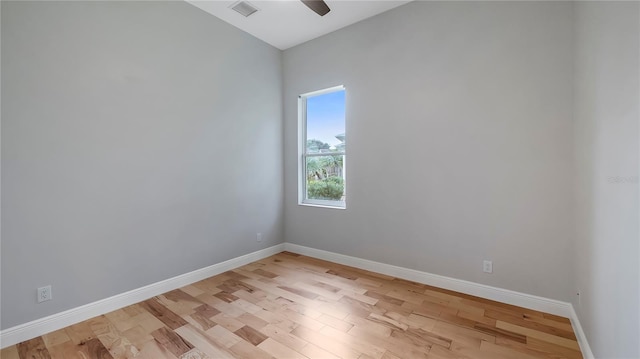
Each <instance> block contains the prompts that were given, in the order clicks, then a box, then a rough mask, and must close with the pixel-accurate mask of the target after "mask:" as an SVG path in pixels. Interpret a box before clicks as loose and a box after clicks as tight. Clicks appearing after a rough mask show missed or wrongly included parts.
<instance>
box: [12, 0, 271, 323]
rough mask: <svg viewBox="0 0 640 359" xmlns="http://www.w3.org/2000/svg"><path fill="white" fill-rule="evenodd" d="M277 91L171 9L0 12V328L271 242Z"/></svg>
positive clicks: (215, 25)
mask: <svg viewBox="0 0 640 359" xmlns="http://www.w3.org/2000/svg"><path fill="white" fill-rule="evenodd" d="M281 88H282V72H281V51H279V50H277V49H275V48H273V47H270V46H269V45H266V44H265V43H263V42H261V41H259V40H257V39H255V38H253V37H252V36H250V35H248V34H246V33H243V32H241V31H240V30H237V29H236V28H233V27H231V26H230V25H228V24H226V23H224V22H222V21H220V20H217V19H216V18H215V17H213V16H211V15H209V14H207V13H205V12H203V11H201V10H199V9H197V8H195V7H193V6H191V5H189V4H187V3H184V2H160V1H156V2H90V1H84V2H49V1H46V2H7V1H2V105H3V106H2V248H1V250H2V268H1V270H2V278H1V279H2V328H8V327H11V326H14V325H17V324H21V323H25V322H27V321H30V320H33V319H36V318H41V317H43V316H46V315H49V314H53V313H56V312H60V311H62V310H65V309H69V308H73V307H77V306H79V305H82V304H86V303H89V302H93V301H95V300H98V299H102V298H106V297H109V296H111V295H114V294H118V293H122V292H125V291H127V290H131V289H134V288H138V287H141V286H144V285H146V284H150V283H154V282H157V281H160V280H163V279H167V278H170V277H172V276H175V275H179V274H182V273H186V272H189V271H192V270H195V269H199V268H202V267H205V266H208V265H211V264H214V263H218V262H220V261H223V260H226V259H229V258H232V257H236V256H239V255H242V254H245V253H248V252H252V251H255V250H258V249H261V248H264V247H268V246H272V245H274V244H276V243H280V242H282V240H283V231H282V213H283V210H282V182H283V181H282V141H283V140H282V101H281V96H282V94H281ZM256 232H262V233H263V234H264V241H263V242H262V243H256V240H255V239H256ZM46 284H51V285H53V298H54V299H53V300H52V301H50V302H46V303H42V304H36V287H39V286H43V285H46Z"/></svg>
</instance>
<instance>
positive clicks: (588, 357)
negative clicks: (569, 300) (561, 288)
mask: <svg viewBox="0 0 640 359" xmlns="http://www.w3.org/2000/svg"><path fill="white" fill-rule="evenodd" d="M569 305H570V306H571V308H570V309H571V313H570V316H569V319H570V320H571V326H572V327H573V331H574V332H575V333H576V338H578V345H579V346H580V351H581V352H582V357H583V358H584V359H595V358H596V357H595V356H594V355H593V352H592V351H591V347H590V346H589V342H587V336H586V335H585V334H584V330H582V325H580V320H578V314H577V313H576V311H575V309H574V308H573V305H571V304H569Z"/></svg>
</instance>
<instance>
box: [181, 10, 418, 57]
mask: <svg viewBox="0 0 640 359" xmlns="http://www.w3.org/2000/svg"><path fill="white" fill-rule="evenodd" d="M185 1H187V2H188V3H190V4H192V5H194V6H197V7H199V8H200V9H202V10H204V11H206V12H208V13H210V14H212V15H214V16H216V17H218V18H220V19H222V20H224V21H226V22H228V23H229V24H231V25H233V26H235V27H237V28H239V29H241V30H243V31H246V32H248V33H249V34H251V35H253V36H255V37H257V38H259V39H261V40H262V41H264V42H267V43H269V44H271V45H273V46H275V47H277V48H279V49H281V50H285V49H288V48H290V47H292V46H295V45H298V44H301V43H303V42H305V41H309V40H311V39H315V38H316V37H320V36H322V35H324V34H328V33H330V32H332V31H335V30H338V29H340V28H343V27H345V26H348V25H351V24H353V23H356V22H358V21H360V20H364V19H366V18H368V17H371V16H374V15H377V14H380V13H382V12H385V11H387V10H390V9H393V8H394V7H397V6H400V5H402V4H406V3H408V2H409V1H410V0H387V1H385V0H325V2H326V3H327V5H329V8H331V11H330V12H329V13H328V14H326V15H325V16H318V15H317V14H316V13H315V12H313V11H311V9H309V8H308V7H306V6H305V5H304V4H303V3H302V2H300V1H299V0H270V1H264V0H259V1H256V0H248V2H249V3H251V4H252V5H253V6H255V7H257V8H258V9H259V11H258V12H256V13H253V14H252V15H250V16H249V17H244V16H242V15H240V14H238V13H237V12H235V11H234V10H232V9H231V8H230V6H231V5H233V4H235V3H236V2H237V0H233V1H226V0H208V1H202V0H185Z"/></svg>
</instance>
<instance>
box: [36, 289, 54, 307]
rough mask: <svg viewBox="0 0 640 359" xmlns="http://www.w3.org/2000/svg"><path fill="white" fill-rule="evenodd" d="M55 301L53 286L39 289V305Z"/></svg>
mask: <svg viewBox="0 0 640 359" xmlns="http://www.w3.org/2000/svg"><path fill="white" fill-rule="evenodd" d="M51 299H53V296H52V295H51V285H48V286H46V287H40V288H38V303H42V302H46V301H48V300H51Z"/></svg>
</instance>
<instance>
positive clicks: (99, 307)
mask: <svg viewBox="0 0 640 359" xmlns="http://www.w3.org/2000/svg"><path fill="white" fill-rule="evenodd" d="M283 250H284V243H281V244H277V245H275V246H272V247H269V248H265V249H261V250H259V251H256V252H252V253H249V254H245V255H243V256H240V257H236V258H232V259H229V260H226V261H224V262H220V263H217V264H214V265H211V266H208V267H205V268H201V269H197V270H195V271H193V272H189V273H185V274H182V275H179V276H176V277H173V278H169V279H166V280H163V281H160V282H157V283H153V284H150V285H147V286H144V287H141V288H137V289H134V290H131V291H128V292H125V293H121V294H117V295H114V296H113V297H109V298H105V299H102V300H99V301H96V302H93V303H89V304H86V305H83V306H80V307H77V308H73V309H69V310H66V311H64V312H61V313H56V314H53V315H50V316H48V317H44V318H41V319H36V320H34V321H31V322H28V323H25V324H21V325H17V326H15V327H12V328H9V329H6V330H3V331H1V332H0V348H5V347H7V346H10V345H14V344H17V343H20V342H22V341H25V340H29V339H32V338H35V337H38V336H40V335H43V334H46V333H49V332H52V331H54V330H58V329H61V328H64V327H67V326H69V325H72V324H75V323H79V322H81V321H84V320H87V319H90V318H93V317H95V316H98V315H102V314H105V313H109V312H111V311H114V310H116V309H120V308H122V307H126V306H128V305H132V304H135V303H138V302H141V301H143V300H147V299H149V298H151V297H154V296H156V295H160V294H162V293H165V292H168V291H171V290H174V289H177V288H180V287H184V286H185V285H189V284H191V283H195V282H197V281H200V280H203V279H205V278H209V277H212V276H214V275H217V274H220V273H223V272H226V271H228V270H231V269H234V268H237V267H240V266H243V265H245V264H249V263H251V262H255V261H257V260H260V259H263V258H266V257H269V256H272V255H274V254H277V253H280V252H282V251H283Z"/></svg>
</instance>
